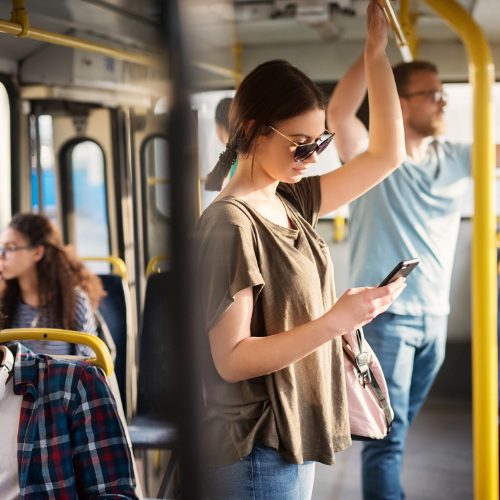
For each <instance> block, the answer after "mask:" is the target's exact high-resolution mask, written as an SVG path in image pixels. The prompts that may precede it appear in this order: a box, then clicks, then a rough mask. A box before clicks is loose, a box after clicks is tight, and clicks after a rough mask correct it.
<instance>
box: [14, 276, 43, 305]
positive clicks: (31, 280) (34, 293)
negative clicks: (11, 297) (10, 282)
mask: <svg viewBox="0 0 500 500" xmlns="http://www.w3.org/2000/svg"><path fill="white" fill-rule="evenodd" d="M18 283H19V288H20V289H21V297H22V299H23V302H24V303H25V304H28V305H29V306H32V307H38V306H40V297H39V293H38V276H37V274H36V271H35V272H33V273H26V274H24V275H23V276H20V277H19V278H18Z"/></svg>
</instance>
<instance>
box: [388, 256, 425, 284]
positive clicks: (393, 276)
mask: <svg viewBox="0 0 500 500" xmlns="http://www.w3.org/2000/svg"><path fill="white" fill-rule="evenodd" d="M419 262H420V259H417V258H415V259H408V260H402V261H401V262H399V264H397V266H396V267H395V268H394V269H393V270H392V271H391V272H390V273H389V274H388V275H387V276H386V277H385V278H384V279H383V280H382V282H381V283H380V285H379V286H385V285H388V284H389V283H392V282H393V281H395V280H397V279H398V278H400V277H401V276H403V277H404V278H406V276H408V275H409V274H410V273H411V272H412V271H413V270H414V269H415V268H416V267H417V266H418V264H419Z"/></svg>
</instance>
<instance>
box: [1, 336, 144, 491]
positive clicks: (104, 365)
mask: <svg viewBox="0 0 500 500" xmlns="http://www.w3.org/2000/svg"><path fill="white" fill-rule="evenodd" d="M23 340H57V341H60V342H69V343H70V344H83V345H86V346H88V347H90V348H91V349H92V351H93V352H94V354H95V357H92V358H82V357H81V356H71V355H60V356H52V357H53V358H60V359H75V358H76V359H84V360H85V361H87V362H88V363H92V364H94V365H96V366H99V367H100V368H101V369H102V371H103V372H104V374H105V375H106V380H107V382H108V385H109V388H110V390H111V393H112V394H113V396H114V398H115V400H116V408H117V411H118V415H119V417H120V420H121V422H122V425H123V429H124V431H125V436H126V439H127V442H128V445H129V448H130V450H131V451H130V454H131V456H132V465H133V467H134V474H135V478H136V493H137V496H138V497H139V498H143V493H142V487H141V484H140V481H139V475H138V473H137V465H136V463H135V460H134V455H133V452H132V443H131V439H130V434H129V431H128V427H127V420H126V418H125V413H124V412H123V405H122V402H121V398H120V391H119V390H118V384H117V380H116V376H115V372H114V370H113V360H112V358H111V353H110V352H109V350H108V348H107V346H106V344H105V343H104V341H102V340H101V339H100V338H98V337H96V336H95V335H93V334H91V333H86V332H77V331H73V330H62V329H60V328H8V329H5V330H0V343H4V342H13V341H20V342H22V341H23Z"/></svg>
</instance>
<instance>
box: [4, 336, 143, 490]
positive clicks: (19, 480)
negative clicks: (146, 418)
mask: <svg viewBox="0 0 500 500" xmlns="http://www.w3.org/2000/svg"><path fill="white" fill-rule="evenodd" d="M0 428H1V429H2V446H1V447H0V492H1V493H2V494H1V498H2V499H6V500H10V499H15V498H16V499H18V498H21V499H22V500H29V499H40V498H74V499H77V498H78V499H82V500H83V499H91V498H92V499H111V498H113V499H116V498H126V499H127V498H128V499H137V498H138V497H137V495H136V481H135V476H134V468H133V462H132V457H131V453H130V448H129V446H128V443H127V439H126V435H125V430H124V428H123V426H122V424H121V421H120V418H119V416H118V412H117V408H116V404H115V400H114V399H113V396H112V395H111V392H110V390H109V387H108V385H107V383H106V380H105V378H104V375H103V374H102V372H101V371H100V370H99V369H98V368H96V367H95V366H91V365H88V364H87V363H85V362H83V361H68V360H61V359H52V358H51V357H50V356H45V355H43V354H35V353H33V352H31V351H30V350H29V349H27V348H26V347H24V345H22V344H19V343H12V344H9V345H8V346H3V345H0Z"/></svg>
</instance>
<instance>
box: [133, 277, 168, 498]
mask: <svg viewBox="0 0 500 500" xmlns="http://www.w3.org/2000/svg"><path fill="white" fill-rule="evenodd" d="M171 296H172V290H171V280H170V273H157V274H152V275H151V276H149V278H148V280H147V282H146V293H145V299H144V307H143V313H142V321H141V335H140V349H139V376H138V394H137V412H136V414H135V416H134V417H133V418H132V421H131V422H130V424H129V431H130V437H131V440H132V448H133V449H134V450H136V451H140V452H141V454H142V455H143V459H144V466H145V468H146V470H147V450H150V449H158V450H170V451H171V452H172V453H171V454H170V459H169V461H168V463H167V466H166V469H165V473H164V476H163V481H162V484H161V487H160V491H159V493H158V495H157V496H158V497H160V498H163V497H164V496H165V495H166V494H167V491H168V490H169V486H170V483H171V480H172V478H173V473H174V470H175V465H176V462H177V459H176V453H175V447H176V443H177V429H176V428H175V426H174V425H173V423H172V422H173V421H174V410H175V404H174V403H173V397H172V392H173V387H172V385H173V380H174V379H173V363H172V356H173V352H172V348H171V346H170V344H169V342H170V336H169V335H168V329H167V328H168V324H169V320H170V317H169V316H170V314H169V312H170V308H171V304H172V301H171ZM144 484H145V486H146V490H147V489H148V488H147V482H146V477H145V479H144Z"/></svg>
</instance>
